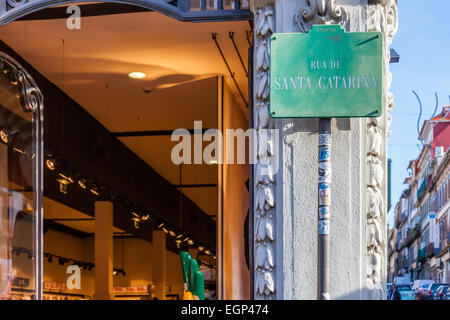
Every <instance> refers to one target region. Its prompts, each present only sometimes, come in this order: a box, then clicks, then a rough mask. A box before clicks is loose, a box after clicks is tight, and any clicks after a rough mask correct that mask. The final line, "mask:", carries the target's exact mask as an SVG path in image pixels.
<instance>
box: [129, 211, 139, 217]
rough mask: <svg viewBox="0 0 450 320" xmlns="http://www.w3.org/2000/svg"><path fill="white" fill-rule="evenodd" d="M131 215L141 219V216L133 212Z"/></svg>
mask: <svg viewBox="0 0 450 320" xmlns="http://www.w3.org/2000/svg"><path fill="white" fill-rule="evenodd" d="M131 214H132V215H133V216H135V217H136V218H139V215H138V214H137V213H136V212H131Z"/></svg>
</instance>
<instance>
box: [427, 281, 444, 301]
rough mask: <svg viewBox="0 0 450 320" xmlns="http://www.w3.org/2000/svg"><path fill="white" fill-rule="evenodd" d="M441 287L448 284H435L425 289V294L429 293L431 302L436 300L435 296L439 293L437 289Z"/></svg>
mask: <svg viewBox="0 0 450 320" xmlns="http://www.w3.org/2000/svg"><path fill="white" fill-rule="evenodd" d="M441 286H448V284H446V283H433V284H430V285H429V286H428V287H427V288H426V289H425V292H426V293H427V295H428V299H429V300H434V294H435V292H436V291H437V289H439V287H441Z"/></svg>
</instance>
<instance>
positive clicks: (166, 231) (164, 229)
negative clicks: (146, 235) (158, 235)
mask: <svg viewBox="0 0 450 320" xmlns="http://www.w3.org/2000/svg"><path fill="white" fill-rule="evenodd" d="M161 229H163V231H164V232H165V233H169V231H168V230H167V229H166V228H164V227H162V228H161Z"/></svg>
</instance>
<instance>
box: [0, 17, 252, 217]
mask: <svg viewBox="0 0 450 320" xmlns="http://www.w3.org/2000/svg"><path fill="white" fill-rule="evenodd" d="M249 30H250V25H249V23H248V21H238V22H214V23H186V22H180V21H177V20H174V19H172V18H168V17H166V16H164V15H162V14H159V13H156V12H143V13H130V14H115V15H107V16H96V17H86V18H82V22H81V30H68V29H67V28H66V25H65V19H54V20H36V21H18V22H13V23H11V24H8V25H6V26H4V27H1V28H0V38H1V39H2V40H3V41H5V42H6V43H7V44H8V45H9V46H11V47H12V48H13V49H14V50H15V51H16V52H18V53H19V54H20V55H21V56H22V57H24V58H25V59H26V60H27V61H28V62H30V63H31V64H32V65H33V67H35V68H36V69H37V70H39V72H41V73H42V74H43V75H44V76H46V77H47V78H48V79H49V80H50V81H52V82H53V83H55V84H56V85H57V86H58V87H60V88H61V89H63V91H65V92H66V93H67V94H68V95H69V96H71V97H72V98H73V99H74V100H75V101H77V102H78V103H79V104H80V105H81V106H83V108H85V109H86V110H87V111H88V112H89V113H90V114H91V115H93V116H94V117H95V118H96V119H97V120H99V121H100V122H101V123H102V124H103V125H104V126H105V127H106V128H107V129H108V130H109V131H111V132H129V131H157V130H166V131H171V130H173V129H176V128H188V129H189V128H192V127H193V121H194V120H202V121H203V127H204V128H216V127H217V103H216V97H215V90H216V89H215V88H214V80H212V78H214V77H216V76H217V75H224V76H225V80H226V81H227V82H228V84H229V86H230V87H231V88H232V90H234V93H235V97H236V101H237V102H238V103H241V108H242V109H243V110H244V111H245V112H247V108H246V106H245V105H244V104H243V103H242V100H241V97H240V95H239V92H238V90H237V88H236V86H235V85H234V83H233V81H232V80H231V78H230V77H229V76H227V75H228V70H227V68H226V65H225V63H224V61H223V60H222V58H221V56H220V54H219V52H218V50H217V47H216V44H215V43H214V41H213V39H212V37H211V34H212V33H217V34H218V38H217V40H218V42H219V44H220V46H221V48H222V51H223V53H224V56H225V57H226V59H227V62H228V63H229V65H230V67H231V69H232V70H233V72H235V73H236V77H235V78H236V81H237V84H238V86H239V88H240V89H241V91H242V92H243V94H244V95H245V96H247V95H248V79H247V77H246V75H245V71H244V69H243V68H242V65H241V62H240V60H239V57H238V55H237V54H236V51H235V49H234V47H233V43H232V41H231V39H230V38H229V32H234V38H235V42H236V45H237V47H238V49H239V52H240V54H241V55H242V59H243V61H247V57H248V46H249V44H248V42H247V38H246V37H247V32H248V31H249ZM63 39H64V44H63ZM132 71H141V72H145V73H146V74H147V77H146V78H145V79H143V80H134V79H130V78H129V77H128V73H129V72H132ZM208 79H210V80H208ZM120 140H121V141H122V142H124V143H125V145H126V146H127V147H128V148H130V149H131V150H132V151H133V152H135V153H136V154H137V155H138V156H139V157H140V158H142V159H143V160H144V161H146V162H147V163H148V164H149V165H150V166H152V167H153V168H154V169H155V170H156V171H157V172H158V173H160V174H161V175H162V176H163V177H164V178H165V179H167V180H168V181H169V182H170V183H172V184H174V185H175V184H179V182H180V181H179V180H180V170H179V168H178V167H177V166H175V165H173V164H172V162H171V161H170V149H171V147H172V146H173V145H174V143H170V136H168V135H157V136H147V137H122V138H120ZM182 176H183V181H182V183H183V184H188V185H194V184H200V185H212V184H216V168H215V166H209V165H206V164H205V165H191V166H189V165H187V166H184V167H183V172H182ZM184 193H185V194H187V195H188V196H189V197H190V198H191V199H192V200H193V201H194V202H196V204H197V205H199V206H200V207H201V208H202V209H203V210H204V211H205V212H207V213H208V214H210V215H213V216H214V215H216V208H217V203H216V202H215V201H213V200H214V199H215V198H216V197H215V194H216V191H215V190H214V189H213V188H209V189H207V188H189V189H185V190H184Z"/></svg>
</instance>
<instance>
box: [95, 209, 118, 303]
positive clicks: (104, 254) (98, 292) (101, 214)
mask: <svg viewBox="0 0 450 320" xmlns="http://www.w3.org/2000/svg"><path fill="white" fill-rule="evenodd" d="M113 254H114V252H113V204H112V203H111V202H109V201H97V202H95V293H94V299H95V300H112V299H114V296H113V295H112V292H113Z"/></svg>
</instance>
